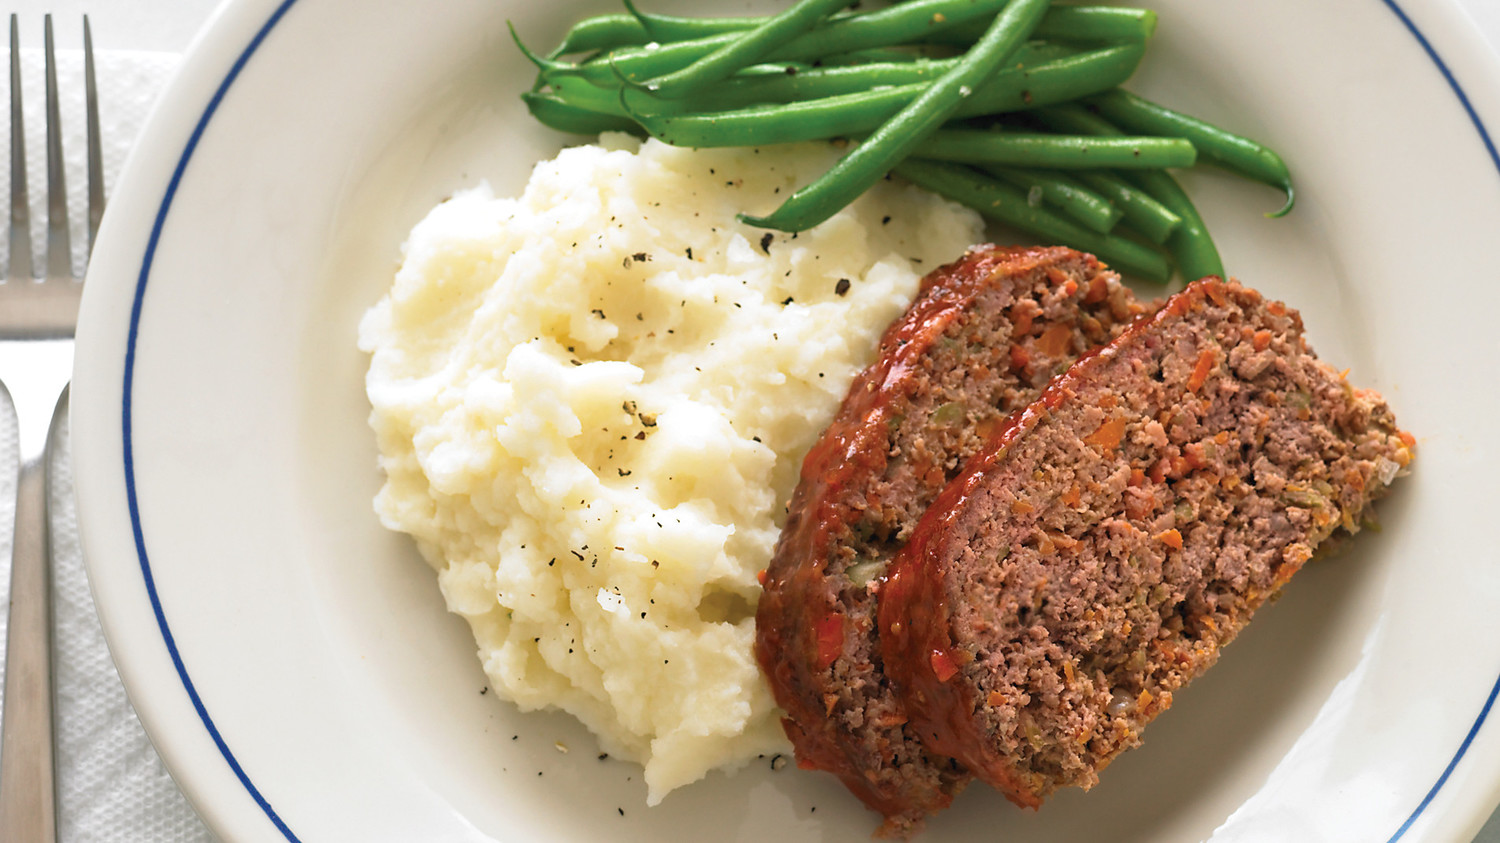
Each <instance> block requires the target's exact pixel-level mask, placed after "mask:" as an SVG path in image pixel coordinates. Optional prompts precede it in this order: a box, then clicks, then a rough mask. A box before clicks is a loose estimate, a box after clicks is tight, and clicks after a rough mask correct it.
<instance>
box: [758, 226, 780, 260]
mask: <svg viewBox="0 0 1500 843" xmlns="http://www.w3.org/2000/svg"><path fill="white" fill-rule="evenodd" d="M775 239H776V235H774V234H772V233H771V232H769V231H767V232H766V233H765V234H762V235H761V236H760V250H761V251H762V252H765V253H766V254H768V255H769V254H771V241H773V240H775Z"/></svg>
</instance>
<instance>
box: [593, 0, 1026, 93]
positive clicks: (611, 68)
mask: <svg viewBox="0 0 1500 843" xmlns="http://www.w3.org/2000/svg"><path fill="white" fill-rule="evenodd" d="M1006 2H1007V0H909V2H906V3H902V4H900V5H898V6H891V7H889V8H885V9H881V10H879V11H875V12H867V13H862V14H857V15H846V16H843V17H834V18H831V19H829V21H828V22H827V23H826V24H824V25H823V26H821V27H818V28H817V29H815V30H813V31H812V32H809V33H806V34H804V35H802V36H800V37H797V38H794V39H792V40H791V41H790V42H789V43H787V44H785V45H783V46H782V47H780V48H778V49H777V50H776V51H775V52H774V53H772V54H771V56H770V57H769V58H770V60H772V61H801V60H812V59H817V58H821V57H823V56H828V55H837V54H840V53H850V52H856V51H859V50H865V49H870V48H874V47H889V46H892V45H895V44H904V43H908V42H910V41H913V40H921V39H922V38H924V37H926V36H928V35H929V34H931V33H933V32H938V31H941V30H942V29H944V28H946V27H949V26H956V25H958V24H960V23H963V22H964V21H969V20H977V19H981V18H984V17H986V16H989V15H993V14H994V13H995V12H996V11H997V10H999V9H1000V8H1002V7H1003V6H1004V5H1005V3H1006ZM939 15H941V16H942V21H943V22H942V23H934V19H935V16H939ZM738 37H739V35H738V33H736V32H724V33H720V34H718V35H709V36H705V37H703V38H699V39H696V40H692V41H679V42H676V43H662V44H660V45H659V46H656V47H650V46H641V47H626V48H623V49H619V50H615V51H613V52H612V53H610V54H609V55H608V56H604V57H600V58H597V59H593V60H591V61H588V62H585V63H584V64H581V65H575V66H572V69H571V70H570V71H569V72H572V73H581V74H584V75H586V76H589V77H590V78H592V79H593V81H594V82H596V83H597V84H611V83H613V80H615V78H616V74H617V73H618V74H620V75H623V76H624V77H625V79H627V80H629V81H633V82H638V81H644V80H647V79H650V78H651V77H653V76H661V75H663V74H666V73H671V72H673V71H676V70H680V69H681V68H684V67H687V66H688V65H689V64H691V63H692V62H694V61H696V60H698V59H700V58H702V57H703V56H706V55H708V54H710V53H712V52H713V51H714V50H716V49H719V48H720V47H722V46H724V45H726V44H729V43H732V42H733V41H734V40H735V39H736V38H738Z"/></svg>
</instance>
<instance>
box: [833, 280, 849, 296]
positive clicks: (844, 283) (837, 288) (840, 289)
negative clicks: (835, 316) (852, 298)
mask: <svg viewBox="0 0 1500 843" xmlns="http://www.w3.org/2000/svg"><path fill="white" fill-rule="evenodd" d="M833 292H834V294H835V295H840V296H842V295H844V294H846V293H848V292H849V279H848V278H840V279H839V281H838V283H837V284H834V285H833Z"/></svg>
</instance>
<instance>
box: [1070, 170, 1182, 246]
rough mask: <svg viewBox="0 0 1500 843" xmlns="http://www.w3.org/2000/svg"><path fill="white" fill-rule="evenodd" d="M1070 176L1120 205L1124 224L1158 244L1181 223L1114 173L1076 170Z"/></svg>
mask: <svg viewBox="0 0 1500 843" xmlns="http://www.w3.org/2000/svg"><path fill="white" fill-rule="evenodd" d="M1073 176H1074V177H1075V178H1077V179H1078V180H1079V181H1081V182H1083V183H1084V184H1085V185H1087V186H1088V187H1090V188H1092V189H1093V190H1094V192H1096V193H1098V194H1099V195H1100V196H1103V197H1104V198H1105V199H1106V200H1108V201H1109V202H1110V203H1111V204H1113V205H1114V206H1115V207H1116V208H1119V209H1120V213H1121V214H1122V219H1123V220H1124V222H1125V224H1126V225H1129V226H1130V227H1131V228H1133V229H1135V230H1136V231H1139V232H1140V233H1141V234H1142V235H1144V236H1145V237H1146V239H1148V240H1150V241H1151V242H1152V243H1155V244H1157V245H1161V244H1163V243H1165V242H1167V238H1168V237H1171V236H1172V232H1174V231H1176V230H1177V227H1178V226H1180V225H1182V217H1180V216H1178V215H1177V214H1175V213H1173V212H1172V210H1171V209H1170V208H1168V207H1167V206H1166V205H1163V204H1162V203H1160V202H1158V201H1156V200H1155V199H1152V198H1151V196H1150V195H1149V194H1147V193H1146V192H1145V191H1143V190H1141V189H1140V188H1137V187H1135V186H1133V185H1131V184H1130V183H1129V182H1127V181H1125V180H1124V179H1122V178H1120V177H1119V176H1117V175H1115V174H1113V173H1109V172H1102V171H1099V170H1079V171H1078V172H1076V173H1074V174H1073Z"/></svg>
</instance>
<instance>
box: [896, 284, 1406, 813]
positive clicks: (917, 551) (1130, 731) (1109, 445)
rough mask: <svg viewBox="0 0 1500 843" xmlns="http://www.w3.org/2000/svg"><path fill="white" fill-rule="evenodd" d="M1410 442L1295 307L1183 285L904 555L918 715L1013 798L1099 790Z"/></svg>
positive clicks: (1006, 436)
mask: <svg viewBox="0 0 1500 843" xmlns="http://www.w3.org/2000/svg"><path fill="white" fill-rule="evenodd" d="M1412 442H1413V440H1412V439H1411V438H1410V436H1409V435H1408V434H1406V433H1404V432H1402V431H1400V430H1398V429H1397V427H1396V423H1395V419H1394V417H1393V416H1392V414H1391V411H1390V409H1389V408H1388V407H1387V406H1386V404H1385V402H1384V401H1383V400H1382V399H1381V398H1380V396H1378V395H1376V394H1375V393H1373V392H1365V391H1358V390H1355V389H1353V388H1351V387H1350V386H1349V385H1348V383H1347V382H1346V381H1345V380H1344V379H1343V377H1342V376H1341V375H1340V374H1339V373H1338V372H1335V371H1334V370H1333V369H1331V368H1329V367H1328V366H1327V365H1325V364H1323V363H1321V362H1319V361H1318V359H1317V358H1316V356H1315V355H1314V354H1313V353H1312V350H1311V349H1310V348H1309V347H1308V345H1307V343H1306V342H1305V341H1304V340H1303V337H1302V323H1301V319H1300V317H1299V316H1298V315H1297V313H1296V312H1295V311H1293V310H1291V309H1289V308H1287V307H1286V306H1285V305H1282V304H1280V303H1278V302H1267V301H1265V300H1264V299H1263V298H1262V297H1261V296H1260V295H1259V294H1258V293H1256V292H1254V291H1253V290H1249V289H1246V288H1244V287H1241V286H1240V285H1238V284H1235V283H1224V282H1221V281H1219V280H1217V279H1208V280H1204V281H1200V282H1197V283H1195V284H1193V285H1191V286H1190V287H1188V289H1187V290H1185V291H1183V292H1182V293H1180V294H1178V295H1176V296H1174V297H1172V298H1171V299H1169V300H1168V301H1167V303H1166V304H1165V305H1164V306H1163V307H1162V309H1161V310H1160V311H1158V312H1157V313H1156V314H1155V315H1153V316H1151V317H1149V318H1143V319H1142V320H1140V321H1139V322H1137V323H1136V324H1135V325H1133V326H1131V327H1130V328H1129V329H1127V330H1126V331H1125V332H1124V333H1122V334H1121V335H1120V336H1119V337H1118V338H1116V339H1115V340H1114V341H1112V342H1111V343H1110V344H1109V345H1107V346H1105V347H1104V348H1103V349H1101V350H1099V351H1097V352H1095V353H1093V354H1091V355H1089V356H1086V357H1085V358H1083V359H1082V360H1080V361H1079V362H1078V363H1077V364H1075V365H1074V366H1073V367H1072V368H1071V369H1070V370H1069V371H1068V372H1067V373H1065V374H1063V375H1062V376H1060V377H1059V378H1058V379H1057V380H1056V381H1054V382H1053V383H1052V384H1051V385H1050V386H1049V387H1048V388H1047V390H1046V391H1045V393H1044V394H1043V395H1042V396H1041V398H1040V399H1038V400H1037V401H1036V402H1034V403H1033V404H1031V405H1030V406H1029V407H1027V408H1026V409H1025V411H1024V412H1021V413H1017V414H1016V415H1014V416H1012V417H1011V418H1010V419H1009V420H1008V421H1007V423H1006V427H1005V429H1004V430H1002V431H1001V432H1000V433H998V434H997V435H996V437H995V438H993V439H991V440H990V441H989V442H988V443H987V444H986V445H985V447H984V449H983V451H982V452H981V453H979V454H977V455H976V456H975V457H974V459H972V460H971V461H970V462H969V463H968V465H967V466H966V467H965V469H964V471H963V472H962V473H961V474H960V475H959V476H958V477H957V478H956V479H954V480H953V481H952V482H951V483H950V484H949V485H948V486H947V488H945V489H944V490H943V492H942V494H941V495H940V496H939V497H938V498H937V499H936V500H935V501H934V502H933V504H932V505H931V506H930V508H929V509H928V510H927V512H926V514H925V515H924V516H923V518H922V519H921V521H920V522H919V523H918V524H917V526H916V527H915V529H914V530H913V532H912V538H911V540H910V541H909V542H908V543H907V544H906V545H905V547H904V549H903V550H902V551H901V552H900V554H899V555H898V556H897V558H896V559H895V560H894V561H893V562H892V564H891V566H890V571H889V574H888V578H887V580H886V582H885V583H884V584H883V586H882V589H881V592H880V606H879V625H880V644H881V648H882V651H883V665H884V667H885V670H886V672H887V674H888V675H889V676H890V677H891V679H892V680H893V681H894V682H895V684H896V686H897V687H898V688H900V689H901V694H900V697H901V701H902V703H903V704H904V706H905V711H906V713H907V714H908V716H909V717H910V722H909V724H908V727H907V728H908V729H909V730H914V731H915V732H917V733H918V734H919V735H920V737H921V738H922V740H923V741H924V742H925V743H926V745H927V748H928V750H929V751H931V752H934V753H937V754H939V755H947V756H951V757H953V758H956V759H958V761H959V762H960V763H961V764H962V765H963V766H965V767H966V768H968V769H970V770H971V771H972V772H973V773H974V774H975V775H976V776H978V777H979V778H981V779H983V780H984V781H986V782H989V783H990V784H992V785H994V786H995V787H997V788H999V789H1001V790H1002V791H1003V792H1004V793H1005V794H1006V795H1007V796H1008V797H1009V798H1010V799H1012V800H1013V801H1015V802H1017V803H1019V804H1021V805H1028V806H1035V805H1038V804H1039V803H1040V802H1041V800H1042V799H1043V798H1045V797H1046V796H1048V795H1049V794H1051V793H1052V792H1053V791H1054V790H1056V789H1057V788H1059V787H1063V786H1067V785H1079V786H1082V787H1085V788H1087V787H1090V786H1092V785H1093V784H1094V783H1095V782H1096V781H1097V778H1098V772H1099V771H1100V770H1101V769H1102V768H1103V767H1104V766H1105V765H1107V764H1108V763H1109V762H1110V761H1111V760H1112V759H1113V758H1114V757H1115V756H1116V755H1118V754H1119V753H1120V752H1122V751H1124V750H1125V749H1128V748H1130V747H1132V746H1135V745H1136V744H1137V743H1139V741H1140V734H1141V730H1142V729H1143V728H1144V727H1145V725H1146V724H1147V723H1148V722H1150V721H1151V720H1152V719H1153V718H1154V717H1155V716H1156V715H1157V714H1159V713H1160V712H1161V711H1163V710H1165V709H1166V708H1167V707H1168V706H1170V705H1171V704H1172V694H1173V692H1174V691H1176V690H1177V689H1179V688H1181V687H1182V686H1183V685H1184V684H1186V683H1187V682H1188V681H1189V680H1191V679H1192V678H1194V677H1195V676H1197V675H1198V674H1200V673H1201V672H1202V671H1203V670H1205V669H1206V668H1208V667H1209V666H1210V665H1212V664H1213V663H1214V661H1215V660H1216V659H1217V658H1218V655H1219V651H1220V648H1221V647H1223V646H1224V645H1225V644H1228V643H1229V642H1230V641H1231V640H1232V639H1233V638H1234V637H1235V636H1236V635H1237V634H1238V633H1239V631H1240V630H1241V629H1242V628H1243V627H1244V626H1245V624H1246V623H1247V622H1248V621H1249V620H1250V617H1251V615H1252V613H1254V612H1255V610H1256V609H1257V608H1258V607H1259V606H1260V605H1261V604H1262V603H1264V602H1265V600H1266V599H1267V598H1269V597H1270V596H1271V595H1273V594H1275V593H1276V592H1277V590H1278V589H1280V588H1281V587H1282V586H1283V585H1284V584H1285V583H1286V582H1287V580H1288V579H1289V578H1290V577H1291V576H1292V575H1293V574H1294V573H1296V571H1297V570H1298V569H1299V568H1300V567H1301V566H1302V564H1303V563H1304V562H1306V561H1307V560H1308V559H1309V558H1310V557H1311V556H1312V555H1313V552H1314V550H1315V549H1316V548H1317V547H1318V544H1319V543H1320V542H1322V541H1323V540H1324V539H1325V538H1327V537H1328V536H1329V535H1330V534H1331V533H1332V532H1334V531H1335V530H1336V529H1340V528H1342V529H1344V530H1346V531H1348V532H1351V533H1352V532H1354V531H1356V530H1358V529H1359V526H1360V523H1361V521H1362V519H1363V518H1364V517H1365V515H1366V510H1367V508H1368V507H1369V506H1370V504H1371V501H1373V500H1374V499H1375V498H1377V497H1379V496H1380V495H1382V494H1384V492H1385V491H1386V488H1387V486H1388V484H1389V483H1390V482H1391V480H1392V479H1394V478H1395V477H1396V476H1397V475H1398V474H1400V473H1401V472H1402V471H1403V470H1404V469H1405V468H1406V466H1407V464H1408V463H1409V462H1410V461H1411V458H1412V451H1411V447H1412ZM1101 446H1102V447H1101ZM1074 490H1079V491H1078V492H1076V493H1075V491H1074Z"/></svg>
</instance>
